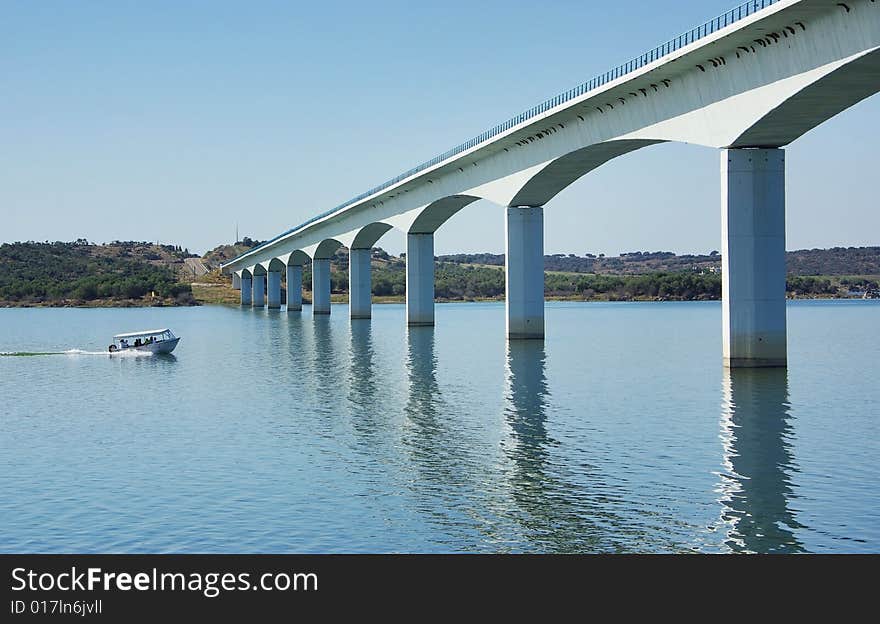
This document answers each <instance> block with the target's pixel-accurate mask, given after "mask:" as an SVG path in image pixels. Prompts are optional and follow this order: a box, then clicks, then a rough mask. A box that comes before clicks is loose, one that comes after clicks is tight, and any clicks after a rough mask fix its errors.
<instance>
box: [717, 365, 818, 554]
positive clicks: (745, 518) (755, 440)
mask: <svg viewBox="0 0 880 624" xmlns="http://www.w3.org/2000/svg"><path fill="white" fill-rule="evenodd" d="M722 388H723V395H724V403H723V406H722V412H721V436H722V440H723V444H724V466H725V469H726V470H725V472H723V473H722V475H721V478H722V480H721V492H722V498H721V503H722V505H723V509H722V512H721V519H722V522H723V523H724V524H725V525H727V538H726V544H727V546H728V547H729V548H731V549H732V550H734V551H736V552H759V553H765V552H767V553H793V552H801V551H803V550H804V548H803V545H802V544H801V542H800V541H799V540H798V539H797V537H796V536H795V531H796V530H797V529H800V528H803V525H801V524H800V523H798V522H797V520H796V519H795V517H794V514H793V512H792V511H791V510H790V509H789V506H788V503H789V500H790V499H791V498H792V497H793V488H792V484H791V475H792V473H795V472H797V466H796V464H795V462H794V459H793V457H792V451H791V443H790V439H791V437H792V427H791V423H790V420H791V415H790V405H789V402H788V374H787V371H786V370H785V369H773V368H767V369H734V370H730V369H726V370H725V372H724V378H723V381H722Z"/></svg>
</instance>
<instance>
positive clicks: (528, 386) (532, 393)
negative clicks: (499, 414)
mask: <svg viewBox="0 0 880 624" xmlns="http://www.w3.org/2000/svg"><path fill="white" fill-rule="evenodd" d="M546 360H547V354H546V352H545V351H544V343H543V342H541V341H536V340H511V341H509V342H508V344H507V379H506V386H507V397H506V398H507V409H506V410H505V414H506V417H507V422H508V424H509V425H510V428H511V430H512V434H513V438H514V441H515V445H514V446H513V448H512V449H511V451H510V454H511V458H512V459H513V460H514V462H516V465H517V466H518V467H519V469H520V474H521V476H524V477H527V478H526V479H525V481H524V483H523V484H522V485H523V486H524V487H526V488H527V489H529V488H532V487H534V486H535V485H536V481H535V477H537V476H539V475H540V473H541V470H542V468H543V465H544V462H545V460H546V458H547V454H548V450H547V447H548V446H549V445H550V444H553V443H554V442H553V441H552V440H550V439H549V438H548V437H547V428H546V421H547V412H546V409H547V402H548V394H549V391H548V389H547V377H546V375H545V373H544V369H545V366H546Z"/></svg>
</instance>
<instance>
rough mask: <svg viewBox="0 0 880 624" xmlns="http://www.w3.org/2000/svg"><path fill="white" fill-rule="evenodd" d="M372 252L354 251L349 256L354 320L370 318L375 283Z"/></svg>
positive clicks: (349, 282) (349, 290)
mask: <svg viewBox="0 0 880 624" xmlns="http://www.w3.org/2000/svg"><path fill="white" fill-rule="evenodd" d="M372 256H373V253H372V250H370V249H352V250H350V251H349V256H348V293H349V295H348V296H349V299H348V302H349V313H350V315H351V318H353V319H366V318H370V316H371V314H372V301H373V290H372V288H373V283H372V278H371V275H370V273H371V272H370V268H371V267H370V262H371V261H372Z"/></svg>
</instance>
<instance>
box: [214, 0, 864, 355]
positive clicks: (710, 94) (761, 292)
mask: <svg viewBox="0 0 880 624" xmlns="http://www.w3.org/2000/svg"><path fill="white" fill-rule="evenodd" d="M878 49H880V2H877V1H875V0H848V1H847V2H835V1H832V0H750V1H749V2H746V3H745V4H742V5H740V6H738V7H735V8H734V9H732V10H730V11H728V12H727V13H725V14H723V15H721V16H719V17H716V18H714V19H712V20H710V21H708V22H706V23H705V24H702V25H700V26H698V27H697V28H694V29H692V30H690V31H688V32H686V33H684V34H682V35H681V36H679V37H676V38H675V39H672V40H670V41H667V42H666V43H664V44H662V45H660V46H658V47H656V48H654V49H653V50H650V51H648V52H646V53H644V54H642V55H640V56H638V57H636V58H634V59H633V60H631V61H629V62H628V63H625V64H623V65H621V66H619V67H616V68H614V69H612V70H610V71H608V72H606V73H604V74H602V75H601V76H598V77H596V78H593V79H592V80H590V81H588V82H586V83H584V84H581V85H579V86H577V87H575V88H573V89H570V90H568V91H566V92H564V93H561V94H559V95H557V96H556V97H553V98H551V99H549V100H547V101H546V102H543V103H541V104H539V105H538V106H535V107H533V108H531V109H529V110H528V111H525V112H524V113H522V114H520V115H517V116H516V117H514V118H512V119H509V120H507V121H505V122H504V123H501V124H499V125H497V126H495V127H494V128H492V129H490V130H487V131H486V132H483V133H482V134H480V135H479V136H477V137H474V138H472V139H470V140H469V141H466V142H465V143H462V144H461V145H459V146H457V147H455V148H453V149H451V150H448V151H447V152H444V153H443V154H440V155H438V156H436V157H435V158H433V159H431V160H429V161H427V162H425V163H422V164H420V165H418V166H417V167H414V168H413V169H410V170H409V171H406V172H404V173H401V174H400V175H398V176H396V177H394V178H393V179H391V180H389V181H387V182H385V183H383V184H381V185H379V186H377V187H375V188H372V189H370V190H368V191H366V192H364V193H362V194H361V195H358V196H357V197H355V198H353V199H351V200H349V201H347V202H345V203H343V204H341V205H339V206H337V207H335V208H333V209H331V210H328V211H326V212H323V213H321V214H319V215H317V216H315V217H313V218H311V219H309V220H308V221H306V222H305V223H302V224H300V225H298V226H296V227H294V228H292V229H290V230H288V231H286V232H283V233H282V234H280V235H278V236H276V237H275V238H273V239H271V240H269V241H267V242H265V243H263V244H261V245H259V246H257V247H255V248H253V249H251V250H249V251H248V252H247V253H244V254H242V255H240V256H239V257H237V258H235V259H233V260H231V261H230V262H228V263H226V264H224V265H223V266H222V270H223V271H224V272H225V273H231V274H232V280H233V287H235V288H237V289H240V290H241V303H242V305H250V306H266V305H267V306H268V307H269V308H281V282H282V274H284V277H285V279H286V284H287V301H286V307H287V310H288V311H289V312H293V311H299V310H301V309H302V271H303V266H304V265H307V264H309V263H311V270H312V312H313V314H329V313H330V259H331V258H332V256H333V255H334V254H335V252H336V250H337V249H338V248H339V247H341V246H345V247H347V248H348V249H349V253H350V256H349V257H350V262H349V271H350V277H349V285H350V286H349V288H350V291H349V293H350V294H349V301H350V303H349V310H350V315H351V318H369V317H370V310H371V278H370V259H371V249H372V248H373V247H374V246H375V245H376V244H377V242H378V241H379V239H380V238H381V237H382V236H383V235H384V234H385V233H386V232H388V231H389V230H391V229H392V228H396V229H399V230H401V231H402V232H404V233H405V234H406V319H407V322H408V324H410V325H433V324H434V233H435V232H436V231H437V230H438V228H440V227H441V226H442V225H443V224H444V223H445V222H446V221H447V220H448V219H449V218H450V217H452V216H453V215H454V214H455V213H457V212H458V211H459V210H461V209H462V208H464V207H465V206H467V205H468V204H471V203H472V202H475V201H477V200H480V199H486V200H489V201H491V202H495V203H497V204H500V205H502V206H505V207H506V220H505V239H506V244H505V254H506V256H505V257H506V264H505V280H506V304H505V306H506V318H507V322H506V328H507V336H508V338H509V339H511V340H516V339H541V338H543V337H544V267H543V257H544V242H543V210H544V206H546V205H548V204H549V202H550V201H551V200H552V199H553V197H555V196H556V195H557V194H558V193H559V192H560V191H562V190H563V189H564V188H566V187H567V186H568V185H570V184H572V183H573V182H575V181H576V180H577V179H579V178H580V177H582V176H584V175H586V174H588V173H589V172H591V171H593V170H595V169H596V168H598V167H600V166H601V165H603V164H605V163H607V162H609V161H611V160H613V159H615V158H617V157H618V156H622V155H624V154H627V153H630V152H633V151H635V150H638V149H641V148H643V147H647V146H650V145H656V144H659V143H665V142H672V141H677V142H683V143H692V144H696V145H702V146H708V147H713V148H717V149H719V150H720V161H721V162H720V165H721V166H720V172H721V181H722V193H721V215H722V226H721V227H722V233H721V234H722V249H721V254H722V275H723V278H722V279H723V282H722V310H723V313H722V336H723V358H724V363H725V365H727V366H729V367H757V366H785V365H786V360H787V350H786V318H785V151H784V147H785V146H787V145H788V144H789V143H791V142H792V141H794V140H795V139H797V138H798V137H800V136H802V135H803V134H805V133H806V132H808V131H809V130H811V129H812V128H814V127H816V126H817V125H819V124H821V123H822V122H824V121H826V120H828V119H830V118H831V117H833V116H834V115H837V114H838V113H840V112H842V111H844V110H845V109H847V108H849V107H851V106H853V105H854V104H856V103H858V102H859V101H861V100H863V99H865V98H867V97H869V96H870V95H873V94H874V93H876V92H877V91H878V90H880V52H878ZM499 225H500V224H499Z"/></svg>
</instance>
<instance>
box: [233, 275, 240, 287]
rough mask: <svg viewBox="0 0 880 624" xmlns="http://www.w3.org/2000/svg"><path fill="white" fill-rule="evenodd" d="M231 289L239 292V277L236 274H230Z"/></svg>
mask: <svg viewBox="0 0 880 624" xmlns="http://www.w3.org/2000/svg"><path fill="white" fill-rule="evenodd" d="M232 289H233V290H241V275H239V274H238V273H233V274H232Z"/></svg>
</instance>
